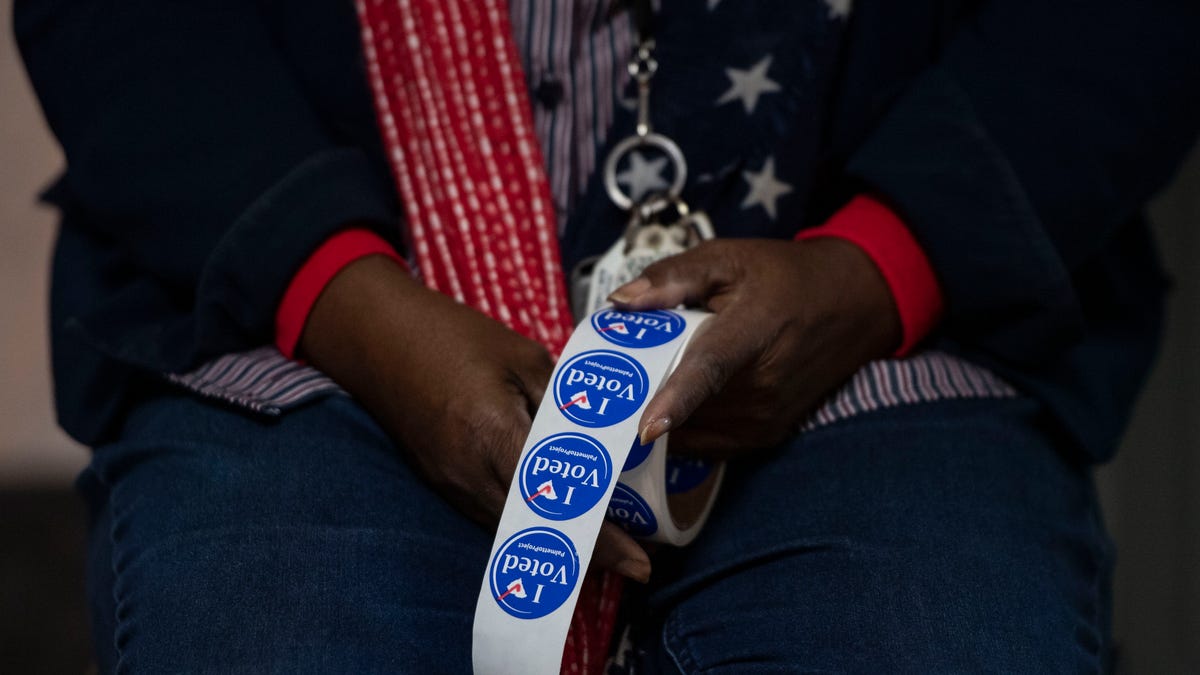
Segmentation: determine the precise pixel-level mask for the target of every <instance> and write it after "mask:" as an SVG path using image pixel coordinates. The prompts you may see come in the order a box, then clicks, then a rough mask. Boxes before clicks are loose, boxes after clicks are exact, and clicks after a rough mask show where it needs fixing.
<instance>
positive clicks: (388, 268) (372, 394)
mask: <svg viewBox="0 0 1200 675" xmlns="http://www.w3.org/2000/svg"><path fill="white" fill-rule="evenodd" d="M300 352H301V353H302V355H303V357H304V358H306V359H308V360H309V361H310V362H311V363H312V364H313V365H315V366H316V367H318V368H319V369H321V370H322V371H324V372H325V373H327V374H328V375H329V376H330V377H332V378H333V379H334V381H336V382H337V383H338V384H340V385H341V386H342V387H343V388H345V389H346V390H347V391H348V392H350V393H351V394H352V395H353V396H354V397H355V398H356V399H358V401H359V402H360V403H362V405H363V406H364V407H366V409H367V410H368V411H369V412H370V413H371V414H372V416H374V417H375V419H376V420H377V421H378V422H379V423H380V425H382V426H383V428H384V429H385V430H386V431H387V432H388V433H389V434H390V435H391V436H392V438H393V439H394V440H395V441H396V442H397V444H398V445H399V446H400V447H401V448H402V449H403V450H404V451H405V453H406V454H407V457H408V458H409V460H410V462H411V463H412V464H413V466H414V467H415V468H416V469H417V471H418V472H419V473H420V474H421V475H422V476H423V477H424V478H425V479H426V480H427V481H428V482H429V483H430V485H432V486H433V488H434V489H435V490H437V491H438V492H439V493H440V494H441V495H442V496H443V497H444V498H445V499H446V500H447V501H449V502H450V503H451V504H452V505H453V506H455V507H456V508H457V509H459V510H460V511H461V512H462V513H463V514H465V515H467V516H468V517H470V518H472V519H474V520H476V521H477V522H479V523H481V524H483V525H485V526H487V527H489V528H494V527H495V526H496V523H497V522H498V521H499V519H500V512H501V511H502V510H503V509H504V502H505V499H506V497H507V495H508V487H509V483H510V482H511V481H512V477H513V472H514V471H515V470H516V466H517V461H518V459H519V458H520V454H521V447H522V445H523V444H524V441H525V437H526V436H527V435H528V433H529V427H530V425H531V423H532V420H533V415H535V414H536V412H537V408H538V405H539V404H540V403H541V400H542V394H543V392H544V390H545V387H546V384H547V383H548V382H549V380H550V374H551V371H552V370H553V363H552V362H551V360H550V356H549V354H547V352H546V350H545V348H543V347H542V346H541V345H540V344H538V343H537V342H534V341H533V340H530V339H528V338H525V337H523V336H521V335H519V334H517V333H515V332H513V331H511V330H509V329H508V328H507V327H505V326H504V325H502V324H500V323H498V322H496V321H494V320H492V319H490V318H488V317H487V316H484V315H483V314H481V313H479V312H477V311H475V310H473V309H471V308H469V307H465V306H463V305H461V304H459V303H457V302H455V301H454V300H452V299H450V298H448V297H446V296H444V295H442V294H441V293H437V292H435V291H431V290H429V289H427V288H425V287H424V286H422V285H421V284H420V283H418V282H416V281H415V280H413V279H412V278H411V277H410V276H409V275H408V274H407V273H406V272H405V271H404V270H403V269H401V268H400V266H398V265H397V264H396V263H395V262H393V261H391V260H389V259H387V258H385V257H382V256H370V257H366V258H362V259H360V260H358V261H356V262H353V263H351V264H350V265H347V266H346V268H345V269H343V270H342V271H341V272H340V273H339V274H338V275H337V276H336V277H334V279H333V281H331V282H330V283H329V285H328V286H326V288H325V290H324V291H323V292H322V293H321V295H320V297H319V298H318V299H317V302H316V303H315V304H314V305H313V308H312V311H311V312H310V314H309V317H308V322H307V323H306V325H305V328H304V332H303V333H302V335H301V338H300ZM593 561H594V562H595V564H597V565H599V566H600V567H602V568H608V569H612V570H614V571H616V572H618V573H620V574H622V575H624V576H627V577H630V578H632V579H636V580H638V581H646V580H647V579H648V578H649V575H650V559H649V557H648V556H647V555H646V552H645V551H644V550H643V549H642V547H641V546H640V545H639V544H638V543H637V542H635V541H634V540H633V539H632V538H630V536H629V535H628V534H626V533H625V532H624V531H622V530H621V529H620V528H619V527H617V526H615V525H613V524H612V523H609V522H605V523H604V525H603V527H602V528H601V531H600V536H599V539H598V540H597V542H596V552H595V554H594V555H593Z"/></svg>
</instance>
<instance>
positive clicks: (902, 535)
mask: <svg viewBox="0 0 1200 675" xmlns="http://www.w3.org/2000/svg"><path fill="white" fill-rule="evenodd" d="M1043 424H1044V422H1043V420H1042V418H1041V416H1040V414H1039V408H1038V406H1037V404H1035V403H1034V402H1032V401H1030V400H1028V399H1010V400H985V401H951V402H942V403H931V404H922V405H914V406H908V407H900V408H895V409H891V410H885V411H879V412H875V413H871V414H868V415H863V416H860V417H858V418H855V419H852V420H850V421H846V422H842V423H840V424H837V425H834V426H829V427H826V428H823V429H819V430H817V431H814V432H811V433H808V434H806V435H805V436H803V437H802V438H800V439H798V440H796V441H794V442H793V443H791V444H789V445H787V446H785V447H782V448H778V449H776V450H773V451H770V452H765V453H762V454H760V455H758V456H757V457H756V458H755V459H754V460H752V461H748V462H744V463H742V464H740V465H737V466H734V467H732V468H731V470H730V472H729V476H728V480H727V482H726V484H725V488H724V490H723V493H722V496H721V498H720V501H719V502H718V504H717V505H716V508H715V511H714V515H713V518H712V520H711V521H710V523H709V525H708V527H707V529H706V530H705V532H704V533H703V534H702V535H701V536H700V538H699V539H698V540H697V541H696V543H695V544H694V545H693V546H691V547H689V548H688V549H685V550H682V551H673V550H662V551H659V553H658V554H657V555H656V558H655V569H654V573H653V575H654V579H653V581H652V583H651V584H650V585H648V586H645V587H635V585H634V584H629V587H630V588H631V590H630V591H629V598H628V602H629V603H630V606H631V607H635V608H636V609H637V611H636V612H635V614H636V616H637V617H638V621H637V623H636V624H635V626H634V630H633V634H634V636H635V640H634V642H635V649H634V650H633V651H632V653H631V656H632V658H634V659H635V660H636V661H637V662H638V663H639V664H640V665H641V668H642V671H643V672H655V673H657V672H664V673H680V672H682V673H699V672H705V673H710V672H711V673H755V672H800V671H804V672H808V671H838V672H862V673H878V672H913V673H927V672H981V671H994V672H1001V671H1003V672H1038V673H1043V672H1092V671H1097V670H1103V669H1104V665H1105V661H1106V655H1107V653H1108V651H1109V646H1110V644H1109V642H1110V641H1109V625H1108V624H1109V614H1110V609H1109V596H1108V588H1109V573H1110V569H1111V564H1112V549H1111V546H1110V544H1109V541H1108V538H1107V536H1106V535H1105V533H1104V530H1103V527H1102V525H1101V523H1100V518H1099V512H1098V509H1097V506H1096V500H1095V496H1094V492H1093V488H1092V484H1091V479H1090V475H1089V470H1088V469H1087V468H1086V467H1084V466H1081V465H1079V464H1076V463H1073V462H1072V461H1070V460H1069V459H1067V458H1066V457H1065V456H1064V455H1063V454H1062V453H1060V452H1058V451H1056V448H1055V442H1054V439H1053V437H1052V434H1051V433H1050V432H1049V431H1047V429H1046V428H1044V426H1043ZM80 489H81V491H82V492H83V493H84V495H85V497H86V498H87V499H88V501H89V503H90V505H91V508H92V513H93V516H94V522H93V524H92V528H91V535H90V536H91V541H90V552H89V600H90V604H91V614H92V618H93V622H94V631H95V638H96V647H97V658H98V662H99V664H100V667H101V671H102V672H106V673H107V672H121V673H166V672H212V673H409V672H411V673H440V672H445V673H468V672H470V640H471V622H472V617H473V612H474V603H475V599H476V594H477V592H478V588H479V582H480V579H481V575H482V573H483V569H484V566H485V563H486V558H487V555H488V551H489V547H490V544H491V536H490V534H489V533H488V532H485V531H484V530H483V529H482V528H480V527H478V526H476V525H474V524H472V523H471V522H469V521H467V520H466V519H464V518H463V517H462V516H460V515H459V514H458V513H456V512H455V511H454V510H452V509H451V508H450V507H448V506H447V505H446V504H445V503H443V501H442V500H441V499H439V498H438V497H437V495H436V494H434V493H433V492H432V491H431V490H430V489H429V488H428V487H426V486H425V485H424V484H423V483H422V482H421V481H420V480H419V479H418V478H417V477H416V476H414V474H413V472H412V471H411V470H410V469H409V467H408V465H407V464H406V463H405V462H404V461H403V459H402V458H401V455H400V453H399V452H397V450H396V448H395V447H394V446H393V444H392V443H391V441H390V440H389V439H388V438H387V437H386V436H385V435H384V433H383V432H382V431H381V430H380V428H379V427H378V426H377V425H376V424H375V423H374V422H373V421H372V420H371V419H370V417H369V416H368V415H367V414H366V413H365V412H364V411H363V410H362V409H361V408H359V407H358V406H357V404H355V403H354V402H353V401H351V400H350V399H347V398H339V397H335V398H330V399H327V400H325V401H322V402H320V403H317V404H315V405H312V406H310V407H307V408H305V409H303V410H301V411H298V412H295V413H293V414H290V415H287V416H285V417H283V418H282V419H280V420H277V421H263V420H261V419H253V418H250V417H247V416H245V415H243V414H240V413H237V412H232V411H228V410H225V409H222V408H220V407H217V406H215V405H210V404H208V403H205V402H202V401H198V400H195V399H193V398H190V397H186V396H163V397H159V398H156V399H154V400H152V401H149V402H147V403H145V404H143V405H141V406H140V407H139V408H138V409H137V410H136V411H135V412H134V413H133V414H132V416H131V417H130V419H129V420H128V422H127V424H126V426H125V428H124V430H123V432H122V434H121V440H120V441H119V442H116V443H114V444H111V445H107V446H103V447H100V448H98V449H97V450H96V453H95V458H94V461H93V463H92V465H91V466H90V467H89V468H88V469H87V470H86V471H85V472H84V474H83V476H82V477H81V478H80Z"/></svg>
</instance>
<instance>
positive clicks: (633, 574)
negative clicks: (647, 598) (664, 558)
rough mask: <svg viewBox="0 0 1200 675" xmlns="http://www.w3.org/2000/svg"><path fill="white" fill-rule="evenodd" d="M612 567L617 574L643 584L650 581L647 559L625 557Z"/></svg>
mask: <svg viewBox="0 0 1200 675" xmlns="http://www.w3.org/2000/svg"><path fill="white" fill-rule="evenodd" d="M613 569H615V570H616V571H617V574H620V575H621V576H623V577H628V578H630V579H633V580H634V581H638V582H641V583H643V584H644V583H646V582H647V581H650V562H649V561H647V560H636V559H634V558H626V559H625V560H622V561H621V562H619V563H617V564H616V566H615V567H614V568H613Z"/></svg>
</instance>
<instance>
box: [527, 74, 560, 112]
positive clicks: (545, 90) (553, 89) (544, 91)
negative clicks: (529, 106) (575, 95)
mask: <svg viewBox="0 0 1200 675" xmlns="http://www.w3.org/2000/svg"><path fill="white" fill-rule="evenodd" d="M563 93H564V92H563V86H562V82H559V81H558V80H556V79H554V78H552V77H548V78H546V79H544V80H542V81H541V82H538V85H537V86H536V87H534V89H533V97H534V98H536V99H537V102H538V103H540V104H542V107H543V108H547V109H550V108H557V107H558V104H559V103H562V100H563Z"/></svg>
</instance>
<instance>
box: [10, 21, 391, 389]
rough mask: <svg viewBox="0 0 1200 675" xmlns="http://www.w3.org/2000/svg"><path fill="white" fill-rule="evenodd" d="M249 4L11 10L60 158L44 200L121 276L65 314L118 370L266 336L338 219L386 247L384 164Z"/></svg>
mask: <svg viewBox="0 0 1200 675" xmlns="http://www.w3.org/2000/svg"><path fill="white" fill-rule="evenodd" d="M259 11H260V7H259V3H256V2H247V1H246V0H212V1H209V2H172V1H166V0H140V1H130V2H121V3H106V2H97V1H94V0H18V2H17V3H16V5H15V17H14V19H15V20H14V25H15V28H16V34H17V39H18V44H19V47H20V50H21V53H22V56H23V58H24V60H25V64H26V67H27V69H28V72H29V76H30V78H31V80H32V82H33V85H34V88H35V90H36V92H37V94H38V97H39V99H40V101H41V104H42V107H43V110H44V112H45V116H46V118H47V120H48V121H49V124H50V126H51V128H52V130H53V132H54V134H55V135H56V136H57V138H58V140H59V142H60V143H61V145H62V147H63V150H64V153H65V156H66V164H67V167H66V171H65V174H64V175H63V177H62V178H61V179H60V180H59V182H58V183H57V185H56V186H55V187H53V188H52V189H51V191H50V193H49V198H50V199H51V200H52V201H54V202H56V203H58V204H59V205H60V206H61V207H62V208H63V209H64V211H68V212H69V213H70V214H71V215H72V217H71V218H69V219H67V221H66V222H67V223H69V226H70V227H74V228H82V229H84V230H86V232H85V234H86V235H87V237H89V238H91V239H93V240H96V241H98V242H102V243H103V246H104V247H106V248H108V249H111V250H115V251H116V252H117V253H118V255H119V256H120V259H121V260H122V261H123V263H122V264H123V265H124V266H125V268H126V269H125V270H123V271H122V274H121V275H120V276H121V278H120V279H119V280H117V281H116V282H114V289H117V290H115V291H114V292H113V293H111V294H110V296H109V297H105V298H103V299H101V300H99V301H97V302H95V303H94V304H93V306H90V307H88V308H87V309H86V311H83V312H81V313H80V314H79V315H78V316H73V317H69V318H68V322H69V323H70V324H71V326H73V327H76V328H80V329H81V330H82V331H83V333H84V337H85V339H86V340H87V341H88V342H90V343H91V344H92V345H93V346H96V347H99V348H100V349H102V350H104V351H105V352H107V353H109V354H110V355H112V356H115V357H116V358H118V359H120V360H121V361H123V362H126V363H130V364H133V365H136V366H139V367H143V368H147V369H152V370H156V371H160V372H161V371H180V370H183V369H186V368H188V367H190V366H192V365H194V364H195V363H196V362H198V361H199V360H201V359H203V358H206V357H209V356H212V355H216V354H220V353H224V352H228V351H234V350H238V349H245V348H248V347H251V346H255V345H261V344H269V343H270V342H271V340H272V337H273V321H274V315H275V309H276V307H277V305H278V303H279V300H280V297H281V296H282V294H283V291H284V289H285V288H286V286H287V284H288V282H289V281H290V279H291V277H292V275H293V274H294V273H295V271H296V270H297V269H298V268H299V267H300V265H301V264H302V263H303V261H304V260H305V259H306V258H307V257H308V255H309V254H310V253H311V252H312V251H313V250H315V249H316V248H317V247H318V246H319V245H320V244H321V242H323V241H325V240H326V239H328V238H329V237H330V236H331V235H332V234H334V233H335V232H337V231H339V230H341V229H344V228H346V227H349V226H357V227H364V226H365V227H369V228H371V229H374V230H377V231H379V232H380V233H382V234H384V235H385V236H386V237H388V238H389V240H391V241H395V238H396V232H397V231H398V228H397V227H396V223H397V222H398V218H399V207H398V205H397V203H396V198H395V196H394V191H393V190H392V189H391V185H390V181H389V178H388V174H387V168H386V165H383V164H382V162H379V161H376V160H374V159H372V158H371V157H370V156H369V153H367V152H366V151H364V149H363V148H362V147H358V146H355V145H353V144H348V143H344V142H342V143H339V142H338V141H337V140H335V139H334V138H333V137H332V136H331V134H330V132H329V131H328V128H327V125H326V124H325V123H324V121H323V120H322V119H321V118H320V116H319V115H318V114H317V113H316V112H315V108H314V106H313V105H312V102H311V101H308V100H306V98H305V95H304V91H303V88H302V87H301V86H300V85H299V84H298V82H297V80H296V76H295V74H294V73H293V72H291V71H290V65H289V63H288V62H287V60H286V59H285V58H284V57H283V55H282V54H281V52H280V51H279V50H278V49H277V48H276V46H275V42H274V40H273V35H272V34H271V31H270V29H269V25H268V23H267V22H266V21H265V20H264V18H263V17H262V16H261V15H260V14H259ZM314 48H317V47H315V46H314ZM355 75H356V74H355V73H348V74H347V75H346V76H347V77H353V76H355Z"/></svg>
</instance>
